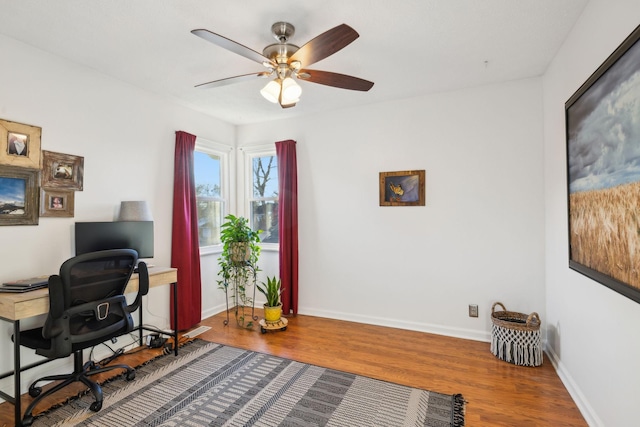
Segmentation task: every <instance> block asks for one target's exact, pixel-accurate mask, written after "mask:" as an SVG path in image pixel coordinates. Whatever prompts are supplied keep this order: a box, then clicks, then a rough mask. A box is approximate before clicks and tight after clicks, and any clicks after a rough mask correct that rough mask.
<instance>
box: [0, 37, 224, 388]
mask: <svg viewBox="0 0 640 427" xmlns="http://www.w3.org/2000/svg"><path fill="white" fill-rule="evenodd" d="M0 52H2V57H3V58H5V65H4V66H2V67H0V82H1V83H0V117H1V118H3V119H5V120H11V121H16V122H21V123H27V124H30V125H35V126H40V127H42V149H43V150H49V151H55V152H61V153H66V154H73V155H78V156H83V157H84V191H82V192H76V193H75V218H40V223H39V225H38V226H5V227H0V243H1V244H0V260H2V261H1V262H2V264H1V265H2V268H1V269H0V281H7V280H12V279H19V278H25V277H31V276H34V275H44V274H52V273H55V272H57V271H58V269H59V268H60V264H61V263H62V262H63V261H64V260H66V259H67V258H69V257H71V256H72V255H73V254H74V248H73V244H72V238H73V232H72V230H73V224H74V222H75V221H111V220H113V219H114V218H115V216H116V214H117V210H118V209H119V206H120V201H122V200H147V201H148V202H149V203H150V206H151V210H152V213H153V216H154V227H155V230H154V233H155V236H154V237H155V258H154V260H153V261H152V262H153V263H154V264H156V265H160V266H168V265H170V262H171V259H170V257H171V249H170V248H171V218H172V211H171V206H172V197H173V158H174V145H175V131H177V130H184V131H186V132H190V133H193V134H196V135H198V136H201V137H204V138H207V139H209V140H213V141H217V142H220V143H226V144H228V145H233V144H234V139H235V128H234V127H233V126H232V125H230V124H226V123H224V122H221V121H219V120H217V119H214V118H211V117H207V116H205V115H202V114H200V113H196V112H193V111H191V110H188V109H186V108H183V107H179V106H177V105H176V104H173V103H171V102H169V101H168V100H166V99H162V98H159V97H157V96H154V95H152V94H149V93H147V92H143V91H141V90H139V89H136V88H134V87H132V86H129V85H127V84H123V83H122V82H119V81H116V80H113V79H111V78H107V77H105V76H103V75H101V74H99V73H97V72H95V71H93V70H90V69H87V68H84V67H80V66H77V65H74V64H72V63H69V62H68V61H65V60H63V59H60V58H57V57H53V56H51V55H48V54H46V53H43V52H42V51H39V50H36V49H33V48H31V47H29V46H27V45H24V44H22V43H18V42H16V41H14V40H12V39H9V38H6V37H3V36H0ZM7 58H10V62H7V61H6V59H7ZM168 292H169V287H168V286H166V287H159V288H155V289H153V290H152V291H151V292H150V296H149V298H146V299H145V301H144V309H145V323H148V324H153V325H156V326H159V327H168V325H169V314H168V313H169V303H168V300H169V298H168V295H169V293H168ZM41 320H42V319H35V320H34V321H33V322H23V325H22V326H23V327H28V326H29V324H32V323H36V322H38V321H41ZM11 333H12V324H10V323H8V322H4V321H2V322H0V372H6V371H9V370H11V369H12V360H13V356H12V355H13V344H12V343H11V341H10V336H11ZM29 353H31V354H32V352H31V351H28V350H25V351H24V352H23V355H24V358H25V360H24V362H25V363H28V362H29V361H32V360H33V356H32V355H30V354H29ZM45 366H48V367H49V369H50V368H51V367H50V366H49V365H45ZM34 371H35V370H34ZM36 373H37V372H31V371H30V372H29V373H27V374H26V375H25V376H24V382H23V384H27V383H28V379H29V378H31V377H33V376H35V375H36ZM0 386H1V387H2V389H3V390H5V391H9V392H11V394H13V388H12V387H13V386H12V381H8V382H7V380H5V381H3V382H2V383H0Z"/></svg>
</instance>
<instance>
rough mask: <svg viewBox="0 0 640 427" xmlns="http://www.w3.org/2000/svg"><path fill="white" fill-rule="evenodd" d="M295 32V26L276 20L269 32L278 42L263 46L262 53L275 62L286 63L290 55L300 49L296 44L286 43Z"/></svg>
mask: <svg viewBox="0 0 640 427" xmlns="http://www.w3.org/2000/svg"><path fill="white" fill-rule="evenodd" d="M295 32H296V29H295V27H294V26H293V25H291V24H289V23H288V22H276V23H275V24H273V25H272V26H271V34H272V35H273V37H274V38H275V39H276V40H278V43H275V44H271V45H269V46H267V47H265V48H264V50H263V51H262V54H263V55H264V56H266V57H267V58H269V59H271V60H272V61H274V62H275V63H276V64H286V63H287V61H288V60H289V58H290V57H291V55H293V54H294V53H296V52H297V51H298V49H300V48H299V47H298V46H296V45H293V44H290V43H287V41H288V40H289V38H291V37H293V35H294V34H295Z"/></svg>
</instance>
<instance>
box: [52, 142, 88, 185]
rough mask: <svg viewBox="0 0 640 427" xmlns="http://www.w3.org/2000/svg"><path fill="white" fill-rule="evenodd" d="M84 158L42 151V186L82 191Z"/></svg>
mask: <svg viewBox="0 0 640 427" xmlns="http://www.w3.org/2000/svg"><path fill="white" fill-rule="evenodd" d="M83 179H84V157H80V156H74V155H71V154H63V153H54V152H53V151H46V150H42V186H43V187H45V188H58V189H66V190H75V191H82V188H83Z"/></svg>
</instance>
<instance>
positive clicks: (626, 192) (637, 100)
mask: <svg viewBox="0 0 640 427" xmlns="http://www.w3.org/2000/svg"><path fill="white" fill-rule="evenodd" d="M639 40H640V26H639V27H638V28H636V29H635V30H634V31H633V33H631V35H630V36H629V37H627V39H626V40H624V41H623V42H622V44H621V45H620V46H619V47H618V48H617V49H616V50H615V51H614V52H613V53H612V54H611V55H610V56H609V58H607V60H606V61H605V62H604V63H603V64H602V65H601V66H600V67H599V68H598V69H597V70H596V71H595V72H594V73H593V74H592V75H591V76H590V77H589V79H588V80H587V81H586V82H585V83H584V84H583V85H582V86H581V87H580V88H579V89H578V90H577V91H576V93H575V94H573V96H572V97H571V98H570V99H569V100H568V101H567V102H566V104H565V119H566V141H567V183H568V196H569V197H568V198H569V200H568V208H569V212H568V217H569V267H570V268H571V269H573V270H576V271H578V272H580V273H582V274H584V275H585V276H588V277H590V278H591V279H593V280H596V281H597V282H599V283H601V284H603V285H605V286H607V287H609V288H611V289H613V290H614V291H616V292H619V293H620V294H622V295H624V296H626V297H628V298H630V299H632V300H634V301H636V302H638V303H640V42H639Z"/></svg>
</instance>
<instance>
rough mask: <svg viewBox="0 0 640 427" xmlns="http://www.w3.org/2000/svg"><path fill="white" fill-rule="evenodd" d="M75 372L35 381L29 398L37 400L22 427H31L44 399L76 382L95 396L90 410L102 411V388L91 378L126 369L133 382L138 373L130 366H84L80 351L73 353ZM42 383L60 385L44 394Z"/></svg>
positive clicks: (23, 417) (27, 410)
mask: <svg viewBox="0 0 640 427" xmlns="http://www.w3.org/2000/svg"><path fill="white" fill-rule="evenodd" d="M73 365H74V369H73V372H72V373H70V374H66V375H49V376H46V377H42V378H39V379H38V380H36V381H34V382H33V383H32V384H31V385H30V386H29V396H31V397H35V399H34V400H33V401H32V402H31V403H30V404H29V406H27V409H26V410H25V411H24V415H23V416H22V422H21V423H20V425H22V426H30V425H31V424H32V423H33V420H34V418H33V415H32V412H33V409H34V408H35V407H36V405H37V404H38V403H40V401H42V399H44V398H45V397H47V396H51V395H52V394H54V393H56V392H57V391H59V390H62V389H63V388H64V387H66V386H68V385H69V384H71V383H74V382H76V381H77V382H81V383H83V384H84V385H86V386H87V387H89V391H91V393H92V394H93V396H94V398H95V401H94V402H93V403H92V404H91V406H90V407H89V409H91V410H92V411H94V412H98V411H99V410H100V409H102V400H103V396H102V387H100V384H98V383H97V382H95V381H92V380H91V379H90V378H89V377H91V376H93V375H96V374H100V373H102V372H107V371H112V370H114V369H124V370H125V371H126V376H125V378H126V380H127V381H132V380H133V379H135V377H136V371H135V370H134V369H133V368H132V367H130V366H128V365H121V364H120V365H110V366H105V367H98V365H96V364H95V363H93V362H87V363H85V364H84V365H83V364H82V350H78V351H76V352H74V353H73ZM41 381H60V382H59V383H58V384H56V385H55V386H53V387H52V388H50V389H48V390H46V391H45V392H44V393H43V392H42V388H41V387H38V386H37V383H39V382H41Z"/></svg>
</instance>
